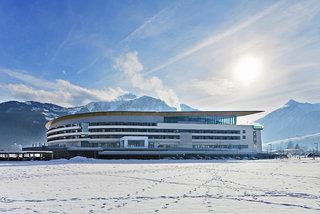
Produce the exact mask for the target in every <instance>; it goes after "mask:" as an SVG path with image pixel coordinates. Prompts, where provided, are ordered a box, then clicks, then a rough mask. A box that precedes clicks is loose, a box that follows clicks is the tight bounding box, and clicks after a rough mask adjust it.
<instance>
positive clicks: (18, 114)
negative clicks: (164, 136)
mask: <svg viewBox="0 0 320 214" xmlns="http://www.w3.org/2000/svg"><path fill="white" fill-rule="evenodd" d="M191 109H192V110H193V111H197V109H194V108H192V107H190V106H188V105H186V104H181V110H182V111H186V110H191ZM97 111H177V109H176V108H175V107H172V106H169V105H168V104H166V103H165V102H164V101H163V100H160V99H158V98H154V97H150V96H141V97H137V96H136V95H134V94H131V93H128V94H124V95H122V96H120V97H118V98H117V99H115V100H112V101H103V102H101V101H100V102H90V103H88V104H86V105H83V106H75V107H69V108H66V107H62V106H59V105H56V104H52V103H41V102H36V101H25V102H19V101H7V102H3V103H0V121H5V123H0V135H1V136H2V137H1V139H0V149H10V145H13V144H21V145H23V146H27V145H31V144H39V143H41V144H43V143H45V142H46V129H45V123H46V122H47V121H49V120H52V119H54V118H56V117H60V116H63V115H67V114H77V113H86V112H97Z"/></svg>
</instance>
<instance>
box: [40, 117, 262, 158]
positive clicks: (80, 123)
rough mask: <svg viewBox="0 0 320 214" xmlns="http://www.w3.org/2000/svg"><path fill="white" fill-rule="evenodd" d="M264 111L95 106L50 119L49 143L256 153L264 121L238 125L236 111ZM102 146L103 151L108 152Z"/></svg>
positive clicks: (128, 149) (131, 150) (109, 148)
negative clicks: (102, 109)
mask: <svg viewBox="0 0 320 214" xmlns="http://www.w3.org/2000/svg"><path fill="white" fill-rule="evenodd" d="M259 112H261V111H192V112H130V111H125V112H94V113H83V114H75V115H67V116H63V117H59V118H56V119H54V120H52V121H49V122H48V123H47V124H46V128H47V129H48V131H47V144H48V146H49V147H67V148H72V149H99V150H100V151H103V152H104V153H106V154H107V153H108V152H113V153H116V152H118V153H119V152H126V153H128V154H130V153H146V152H147V153H148V152H157V151H167V152H170V151H171V152H173V153H174V152H177V153H178V152H179V151H182V150H183V151H192V152H199V153H201V152H205V153H210V154H211V153H217V154H219V153H221V154H222V153H223V154H224V153H226V154H256V153H259V152H261V133H260V132H261V130H262V127H261V126H255V125H237V117H239V116H246V115H250V114H255V113H259ZM103 152H102V153H103Z"/></svg>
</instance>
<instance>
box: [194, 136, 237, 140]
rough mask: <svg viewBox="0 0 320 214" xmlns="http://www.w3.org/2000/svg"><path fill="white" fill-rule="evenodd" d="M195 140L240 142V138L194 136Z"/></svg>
mask: <svg viewBox="0 0 320 214" xmlns="http://www.w3.org/2000/svg"><path fill="white" fill-rule="evenodd" d="M192 139H194V140H240V137H239V136H192Z"/></svg>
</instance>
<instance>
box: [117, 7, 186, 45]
mask: <svg viewBox="0 0 320 214" xmlns="http://www.w3.org/2000/svg"><path fill="white" fill-rule="evenodd" d="M179 6H180V4H172V5H171V6H169V7H166V8H164V9H162V10H160V11H159V12H158V13H156V14H155V15H153V16H152V17H150V18H148V19H147V20H146V21H144V22H143V23H142V24H141V25H140V26H138V27H137V28H136V29H134V30H133V31H132V32H131V33H130V34H129V35H127V36H126V37H125V38H124V39H123V40H121V41H120V44H122V43H126V42H130V41H132V40H135V39H137V38H146V37H148V36H152V35H155V34H159V33H161V32H162V31H164V30H165V29H166V28H168V26H169V25H170V23H169V22H168V21H169V20H167V19H166V17H167V14H168V13H170V12H171V11H172V10H174V9H176V8H177V7H179ZM170 21H171V22H172V20H170Z"/></svg>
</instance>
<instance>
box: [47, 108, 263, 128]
mask: <svg viewBox="0 0 320 214" xmlns="http://www.w3.org/2000/svg"><path fill="white" fill-rule="evenodd" d="M261 112H264V111H103V112H88V113H80V114H69V115H65V116H61V117H58V118H55V119H53V120H51V121H49V122H47V124H46V127H47V128H48V127H50V126H51V125H53V124H55V123H58V122H61V121H64V120H70V119H81V118H86V117H95V116H162V117H176V116H236V117H240V116H247V115H251V114H257V113H261Z"/></svg>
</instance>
